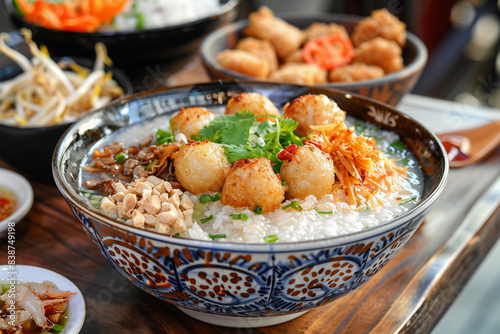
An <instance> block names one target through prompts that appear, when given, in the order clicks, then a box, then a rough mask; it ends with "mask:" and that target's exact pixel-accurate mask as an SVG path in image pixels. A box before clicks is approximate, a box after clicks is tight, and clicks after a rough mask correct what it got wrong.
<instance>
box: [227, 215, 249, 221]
mask: <svg viewBox="0 0 500 334" xmlns="http://www.w3.org/2000/svg"><path fill="white" fill-rule="evenodd" d="M231 218H233V220H248V216H247V215H246V214H244V213H233V214H232V215H231Z"/></svg>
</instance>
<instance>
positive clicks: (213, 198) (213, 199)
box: [198, 193, 222, 204]
mask: <svg viewBox="0 0 500 334" xmlns="http://www.w3.org/2000/svg"><path fill="white" fill-rule="evenodd" d="M221 197H222V194H221V193H217V194H215V195H212V196H210V195H209V194H205V195H201V196H200V197H199V198H198V200H199V201H200V203H202V204H205V203H208V202H217V201H219V200H220V199H221Z"/></svg>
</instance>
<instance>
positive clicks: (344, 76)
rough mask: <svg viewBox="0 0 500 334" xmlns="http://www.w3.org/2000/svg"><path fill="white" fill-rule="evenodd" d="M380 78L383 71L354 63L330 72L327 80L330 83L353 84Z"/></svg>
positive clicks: (375, 67) (373, 66)
mask: <svg viewBox="0 0 500 334" xmlns="http://www.w3.org/2000/svg"><path fill="white" fill-rule="evenodd" d="M382 76H384V70H383V69H381V68H380V67H378V66H375V65H366V64H362V63H354V64H350V65H345V66H341V67H337V68H336V69H334V70H332V71H331V72H330V74H329V75H328V80H329V81H330V82H354V81H362V80H369V79H375V78H380V77H382Z"/></svg>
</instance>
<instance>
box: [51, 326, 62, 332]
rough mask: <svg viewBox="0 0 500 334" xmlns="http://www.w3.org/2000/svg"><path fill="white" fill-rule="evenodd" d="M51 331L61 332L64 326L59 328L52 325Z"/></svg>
mask: <svg viewBox="0 0 500 334" xmlns="http://www.w3.org/2000/svg"><path fill="white" fill-rule="evenodd" d="M52 329H53V330H55V331H59V332H62V331H63V329H64V326H61V325H59V324H54V327H52Z"/></svg>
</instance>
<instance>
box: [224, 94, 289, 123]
mask: <svg viewBox="0 0 500 334" xmlns="http://www.w3.org/2000/svg"><path fill="white" fill-rule="evenodd" d="M243 109H246V110H248V111H249V112H251V113H252V114H254V115H256V116H257V115H273V116H277V117H280V116H281V115H280V112H279V110H278V108H276V106H275V105H274V103H273V102H272V101H271V100H269V98H267V97H265V96H264V95H261V94H258V93H249V92H243V93H239V94H238V95H235V96H233V97H232V98H231V99H229V101H227V105H226V111H225V114H228V115H233V114H236V113H239V112H241V111H242V110H243ZM266 120H269V121H271V122H276V119H274V118H273V117H257V118H256V121H257V122H264V121H266Z"/></svg>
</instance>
